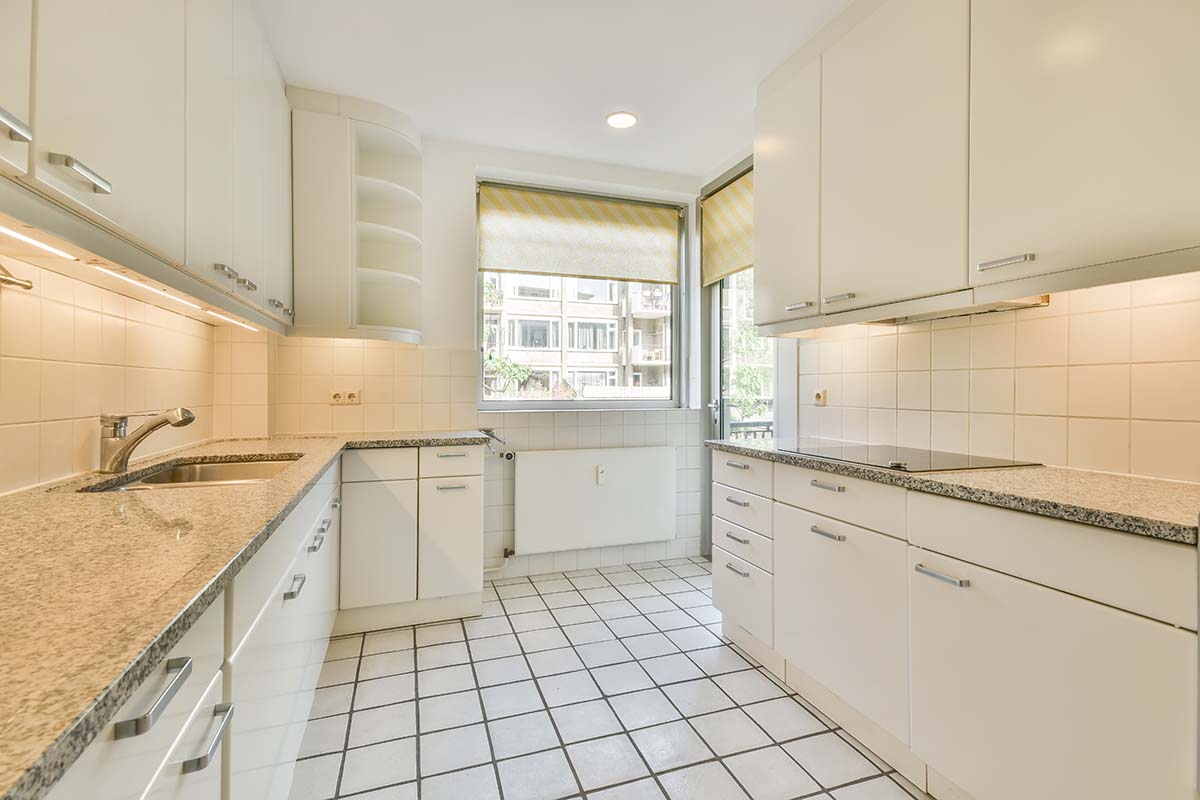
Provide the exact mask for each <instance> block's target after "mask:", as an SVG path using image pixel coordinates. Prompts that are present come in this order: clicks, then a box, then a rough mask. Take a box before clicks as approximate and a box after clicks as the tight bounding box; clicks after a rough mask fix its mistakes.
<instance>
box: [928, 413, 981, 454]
mask: <svg viewBox="0 0 1200 800" xmlns="http://www.w3.org/2000/svg"><path fill="white" fill-rule="evenodd" d="M929 446H930V447H931V448H933V449H934V450H945V451H947V452H951V453H966V452H968V451H969V449H970V446H971V416H970V415H969V414H966V413H954V412H946V411H934V412H932V413H931V414H930V426H929Z"/></svg>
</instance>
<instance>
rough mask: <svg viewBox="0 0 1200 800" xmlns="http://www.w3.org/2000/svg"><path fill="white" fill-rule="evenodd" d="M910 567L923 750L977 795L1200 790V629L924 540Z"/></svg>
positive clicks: (1049, 797)
mask: <svg viewBox="0 0 1200 800" xmlns="http://www.w3.org/2000/svg"><path fill="white" fill-rule="evenodd" d="M917 565H922V566H923V567H925V568H928V569H932V570H934V571H936V572H938V573H940V574H943V575H945V576H949V577H951V578H953V579H959V580H964V581H968V582H969V585H966V586H963V587H959V586H956V585H953V584H951V583H947V582H945V581H942V580H938V579H936V578H935V577H930V576H928V575H923V574H918V573H917V572H916V571H915V568H916V567H917ZM908 575H909V593H910V594H909V597H910V606H911V607H910V626H911V637H912V639H911V649H912V748H913V752H914V753H915V754H916V755H917V756H918V757H920V758H922V759H924V760H925V761H927V762H928V763H929V764H930V766H932V767H934V768H936V769H937V771H938V772H939V773H941V774H943V775H945V776H946V777H947V778H949V779H950V780H951V781H953V782H954V783H956V784H958V785H959V786H961V787H962V788H963V790H965V791H967V792H970V793H971V795H972V796H973V797H974V798H975V800H1009V798H1013V797H1021V798H1026V799H1027V800H1061V798H1066V797H1086V798H1089V800H1127V798H1131V797H1147V798H1149V797H1153V798H1155V799H1156V800H1185V798H1186V800H1193V798H1195V796H1196V794H1195V793H1196V635H1195V634H1194V633H1188V632H1186V631H1181V630H1179V629H1176V628H1172V627H1170V626H1167V625H1163V624H1161V623H1158V622H1153V621H1150V620H1147V619H1145V618H1142V617H1137V616H1134V615H1132V614H1128V613H1126V612H1123V611H1118V610H1116V609H1112V608H1108V607H1107V606H1102V605H1099V604H1097V603H1093V602H1090V601H1088V600H1083V599H1081V598H1078V597H1073V596H1071V595H1068V594H1063V593H1061V592H1057V591H1055V590H1053V589H1047V588H1045V587H1042V586H1038V585H1036V584H1033V583H1028V582H1026V581H1022V580H1019V579H1017V578H1012V577H1009V576H1007V575H1002V574H1000V573H998V572H992V571H991V570H987V569H984V568H982V567H978V566H975V565H972V564H968V563H966V562H963V561H958V560H956V559H952V558H947V557H945V556H939V555H935V554H933V553H929V552H928V551H924V550H920V549H917V548H910V549H909V571H908Z"/></svg>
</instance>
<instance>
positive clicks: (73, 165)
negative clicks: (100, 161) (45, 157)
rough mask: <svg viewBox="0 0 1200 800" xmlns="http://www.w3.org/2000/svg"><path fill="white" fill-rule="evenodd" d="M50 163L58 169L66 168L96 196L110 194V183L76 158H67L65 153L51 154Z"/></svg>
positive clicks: (111, 187) (111, 188)
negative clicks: (85, 182)
mask: <svg viewBox="0 0 1200 800" xmlns="http://www.w3.org/2000/svg"><path fill="white" fill-rule="evenodd" d="M50 163H51V164H56V165H58V166H60V167H66V168H67V169H69V170H71V171H72V172H74V173H75V174H76V175H78V176H79V177H81V178H83V179H84V180H85V181H87V182H88V183H90V184H91V185H92V191H93V192H95V193H96V194H112V190H113V186H112V183H111V182H110V181H109V180H108V179H107V178H105V177H104V176H103V175H101V174H100V173H99V172H96V170H94V169H92V168H91V167H89V166H88V165H87V164H85V163H83V162H82V161H80V160H79V159H78V158H75V156H69V155H67V154H66V153H51V154H50Z"/></svg>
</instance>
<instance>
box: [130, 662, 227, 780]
mask: <svg viewBox="0 0 1200 800" xmlns="http://www.w3.org/2000/svg"><path fill="white" fill-rule="evenodd" d="M221 689H222V677H221V673H219V672H218V673H217V674H216V676H215V677H214V678H213V679H212V683H210V684H209V685H208V689H207V690H206V691H205V692H204V697H203V698H201V700H200V704H199V705H197V706H196V708H195V709H194V710H193V711H192V715H191V717H190V718H189V719H188V722H187V727H185V728H184V730H183V733H182V734H181V735H180V737H179V739H178V740H177V741H176V742H175V747H174V748H173V749H172V750H171V753H170V755H168V756H167V759H166V761H165V762H164V763H163V765H162V768H161V769H160V770H159V772H158V775H157V776H155V778H154V783H152V784H151V785H150V788H149V789H147V790H146V793H145V794H141V795H138V794H134V793H133V792H130V794H129V796H130V797H138V798H139V799H140V800H221V770H222V769H223V767H222V764H221V761H222V753H221V751H222V747H221V745H222V741H223V739H224V737H225V736H227V735H228V730H229V727H228V726H229V724H230V723H232V719H230V718H229V715H230V714H232V713H233V711H234V710H235V709H233V708H230V706H228V705H226V704H224V703H222V702H221ZM223 725H224V727H222V726H223ZM210 749H211V751H212V752H211V753H210V752H209V751H210ZM185 769H186V770H187V771H186V772H185V771H184V770H185Z"/></svg>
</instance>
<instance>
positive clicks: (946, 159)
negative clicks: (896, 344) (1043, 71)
mask: <svg viewBox="0 0 1200 800" xmlns="http://www.w3.org/2000/svg"><path fill="white" fill-rule="evenodd" d="M968 7H969V4H968V2H967V0H888V2H885V3H884V4H883V5H882V6H881V7H880V8H879V9H877V10H876V11H875V12H874V13H872V14H871V15H870V16H869V17H867V18H866V19H864V20H863V21H861V22H860V23H858V25H856V26H855V27H854V28H852V29H851V30H850V31H849V32H848V33H847V34H846V35H845V36H843V37H842V38H841V39H840V40H838V41H837V42H835V43H833V44H832V45H831V46H830V47H829V48H828V49H827V50H826V51H825V52H824V54H823V55H822V61H821V79H822V91H821V294H822V296H823V301H822V310H823V311H824V312H825V313H835V312H838V311H845V310H847V309H851V308H858V307H863V306H873V305H879V304H881V303H888V302H892V301H896V300H903V299H907V298H913V297H923V296H926V295H932V294H937V293H940V292H949V291H953V290H956V289H963V288H965V287H966V285H967V269H966V254H967V241H966V237H967V137H968V133H967V108H968V104H967V82H968V76H967V70H968V48H969V41H968V34H969V13H968ZM1035 127H1040V126H1035ZM849 295H852V296H849Z"/></svg>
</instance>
